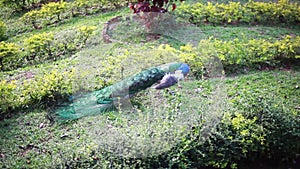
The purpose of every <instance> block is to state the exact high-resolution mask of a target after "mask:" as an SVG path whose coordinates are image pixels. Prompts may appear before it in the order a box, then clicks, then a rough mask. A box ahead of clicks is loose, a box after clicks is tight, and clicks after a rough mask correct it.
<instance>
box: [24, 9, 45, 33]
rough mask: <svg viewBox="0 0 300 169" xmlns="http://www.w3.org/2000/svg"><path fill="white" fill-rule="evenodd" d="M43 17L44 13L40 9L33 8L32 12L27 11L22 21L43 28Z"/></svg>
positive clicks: (36, 27)
mask: <svg viewBox="0 0 300 169" xmlns="http://www.w3.org/2000/svg"><path fill="white" fill-rule="evenodd" d="M41 18H43V14H42V13H41V12H40V11H38V10H32V11H30V12H27V13H25V14H24V15H23V16H22V17H21V18H20V21H21V22H23V23H24V24H27V23H30V24H31V25H32V26H33V27H34V28H35V29H40V28H41V26H40V25H41V20H39V19H41Z"/></svg>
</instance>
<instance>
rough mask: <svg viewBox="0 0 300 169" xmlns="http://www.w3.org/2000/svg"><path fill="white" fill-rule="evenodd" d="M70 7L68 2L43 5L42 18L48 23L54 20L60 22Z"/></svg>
mask: <svg viewBox="0 0 300 169" xmlns="http://www.w3.org/2000/svg"><path fill="white" fill-rule="evenodd" d="M68 5H69V4H68V3H67V2H63V1H61V2H59V3H57V2H50V3H48V4H45V5H43V6H42V8H41V10H40V12H41V13H42V17H44V18H45V19H46V20H47V21H48V22H50V23H51V21H52V20H53V19H54V18H56V19H55V21H57V22H59V21H61V19H62V18H61V15H62V14H63V13H65V12H66V10H67V9H68ZM52 22H53V21H52Z"/></svg>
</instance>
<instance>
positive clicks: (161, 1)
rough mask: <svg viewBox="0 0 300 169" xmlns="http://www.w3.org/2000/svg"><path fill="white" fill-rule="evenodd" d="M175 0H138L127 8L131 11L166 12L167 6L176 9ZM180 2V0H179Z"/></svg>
mask: <svg viewBox="0 0 300 169" xmlns="http://www.w3.org/2000/svg"><path fill="white" fill-rule="evenodd" d="M175 1H177V0H153V1H149V0H139V1H138V3H136V4H129V8H130V9H131V10H133V13H140V12H160V13H164V12H168V8H169V6H172V11H174V10H175V9H176V4H175ZM180 2H182V0H180Z"/></svg>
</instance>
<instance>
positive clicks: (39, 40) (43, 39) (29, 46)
mask: <svg viewBox="0 0 300 169" xmlns="http://www.w3.org/2000/svg"><path fill="white" fill-rule="evenodd" d="M53 39H54V35H53V33H40V34H35V35H33V36H31V37H29V38H27V39H25V40H24V48H25V50H26V52H27V54H26V59H27V62H32V61H34V62H41V61H44V60H46V59H47V57H52V52H51V46H52V44H51V43H52V41H53Z"/></svg>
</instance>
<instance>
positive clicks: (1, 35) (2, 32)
mask: <svg viewBox="0 0 300 169" xmlns="http://www.w3.org/2000/svg"><path fill="white" fill-rule="evenodd" d="M5 36H6V24H5V23H4V22H2V21H1V20H0V41H2V40H4V39H5Z"/></svg>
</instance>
